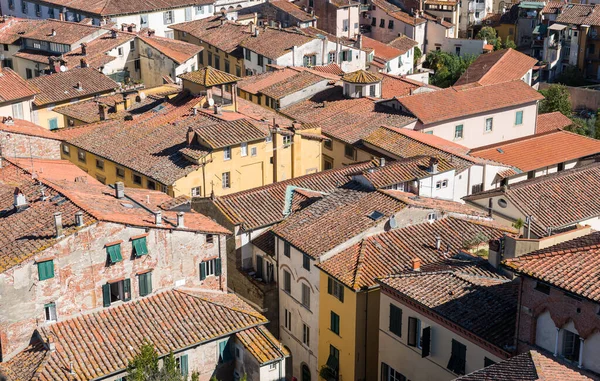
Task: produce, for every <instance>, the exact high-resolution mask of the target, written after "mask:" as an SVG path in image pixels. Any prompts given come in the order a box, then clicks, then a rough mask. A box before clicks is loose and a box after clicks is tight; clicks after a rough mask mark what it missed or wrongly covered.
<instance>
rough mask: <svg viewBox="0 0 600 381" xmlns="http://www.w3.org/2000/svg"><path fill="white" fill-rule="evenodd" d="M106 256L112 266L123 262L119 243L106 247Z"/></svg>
mask: <svg viewBox="0 0 600 381" xmlns="http://www.w3.org/2000/svg"><path fill="white" fill-rule="evenodd" d="M106 254H107V255H108V260H109V261H110V263H113V264H114V263H118V262H121V261H122V260H123V256H122V255H121V244H120V243H116V244H109V245H106Z"/></svg>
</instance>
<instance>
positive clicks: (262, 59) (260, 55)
mask: <svg viewBox="0 0 600 381" xmlns="http://www.w3.org/2000/svg"><path fill="white" fill-rule="evenodd" d="M264 64H265V57H263V55H262V54H259V55H258V66H264Z"/></svg>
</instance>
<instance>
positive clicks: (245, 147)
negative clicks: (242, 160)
mask: <svg viewBox="0 0 600 381" xmlns="http://www.w3.org/2000/svg"><path fill="white" fill-rule="evenodd" d="M240 155H241V156H248V143H242V145H241V154H240Z"/></svg>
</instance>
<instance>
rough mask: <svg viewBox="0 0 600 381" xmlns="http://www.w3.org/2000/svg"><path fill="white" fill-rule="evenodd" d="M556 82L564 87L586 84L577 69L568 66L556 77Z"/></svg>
mask: <svg viewBox="0 0 600 381" xmlns="http://www.w3.org/2000/svg"><path fill="white" fill-rule="evenodd" d="M556 82H558V83H562V84H563V85H566V86H585V85H587V84H588V82H587V81H586V80H585V77H584V76H583V73H582V72H581V70H579V68H578V67H576V66H572V65H569V66H567V67H566V68H565V69H564V70H563V71H562V72H561V73H560V74H559V75H557V76H556Z"/></svg>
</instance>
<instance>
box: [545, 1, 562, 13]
mask: <svg viewBox="0 0 600 381" xmlns="http://www.w3.org/2000/svg"><path fill="white" fill-rule="evenodd" d="M563 5H565V3H563V2H562V1H549V2H548V3H546V6H545V7H544V9H542V13H545V14H559V13H560V10H561V8H562V7H563Z"/></svg>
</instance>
